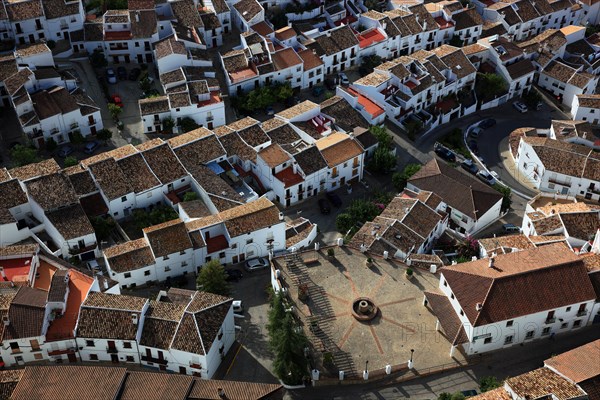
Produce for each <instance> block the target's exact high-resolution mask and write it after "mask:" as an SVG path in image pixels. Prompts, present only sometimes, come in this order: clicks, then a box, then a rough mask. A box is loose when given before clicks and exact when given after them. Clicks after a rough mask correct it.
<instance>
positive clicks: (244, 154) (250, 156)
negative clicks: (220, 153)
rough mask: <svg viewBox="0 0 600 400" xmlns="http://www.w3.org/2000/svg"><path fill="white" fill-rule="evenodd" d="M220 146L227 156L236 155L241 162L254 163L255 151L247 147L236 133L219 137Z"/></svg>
mask: <svg viewBox="0 0 600 400" xmlns="http://www.w3.org/2000/svg"><path fill="white" fill-rule="evenodd" d="M219 141H220V142H221V145H222V146H223V148H224V149H225V151H226V152H227V154H229V155H236V156H238V157H239V158H241V159H242V160H250V161H253V162H254V161H256V151H254V149H253V148H252V147H250V146H248V145H247V144H246V143H245V142H244V141H243V140H242V139H241V138H240V136H239V135H238V134H237V133H236V132H233V133H229V134H227V135H224V136H219Z"/></svg>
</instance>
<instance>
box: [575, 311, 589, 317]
mask: <svg viewBox="0 0 600 400" xmlns="http://www.w3.org/2000/svg"><path fill="white" fill-rule="evenodd" d="M587 313H588V312H587V310H581V311H577V316H578V317H583V316H584V315H587Z"/></svg>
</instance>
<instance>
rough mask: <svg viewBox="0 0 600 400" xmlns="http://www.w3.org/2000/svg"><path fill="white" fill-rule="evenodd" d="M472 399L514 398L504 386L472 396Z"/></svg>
mask: <svg viewBox="0 0 600 400" xmlns="http://www.w3.org/2000/svg"><path fill="white" fill-rule="evenodd" d="M470 399H471V400H512V397H511V395H510V394H509V393H508V392H507V391H506V389H504V388H503V387H499V388H496V389H492V390H490V391H488V392H485V393H481V394H478V395H477V396H473V397H470Z"/></svg>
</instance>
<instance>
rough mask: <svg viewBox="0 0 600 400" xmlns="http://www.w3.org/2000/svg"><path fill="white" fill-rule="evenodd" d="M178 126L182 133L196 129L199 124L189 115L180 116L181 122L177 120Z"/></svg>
mask: <svg viewBox="0 0 600 400" xmlns="http://www.w3.org/2000/svg"><path fill="white" fill-rule="evenodd" d="M179 126H180V127H181V130H182V131H183V133H186V132H190V131H193V130H194V129H198V128H199V127H200V125H198V124H197V123H196V121H194V120H193V119H191V118H190V117H185V118H182V119H181V122H179Z"/></svg>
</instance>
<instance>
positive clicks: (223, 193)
mask: <svg viewBox="0 0 600 400" xmlns="http://www.w3.org/2000/svg"><path fill="white" fill-rule="evenodd" d="M189 171H190V173H191V174H192V177H193V178H194V179H195V180H196V182H198V184H199V185H200V186H202V188H204V190H205V191H206V192H207V193H208V194H209V195H210V194H214V195H216V196H219V197H220V198H221V199H224V200H227V201H233V202H236V204H240V203H242V202H243V201H244V199H243V198H242V196H240V194H239V193H238V192H236V191H235V190H234V188H233V187H232V186H230V185H229V184H228V183H227V182H225V180H223V178H221V177H220V176H218V175H217V174H216V173H215V172H214V171H213V170H211V169H210V168H208V167H206V166H204V165H196V166H193V168H192V167H190V169H189ZM211 200H212V202H213V204H215V207H217V209H219V207H218V206H217V204H216V203H215V200H214V199H211ZM228 208H230V207H228Z"/></svg>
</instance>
